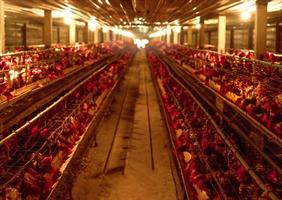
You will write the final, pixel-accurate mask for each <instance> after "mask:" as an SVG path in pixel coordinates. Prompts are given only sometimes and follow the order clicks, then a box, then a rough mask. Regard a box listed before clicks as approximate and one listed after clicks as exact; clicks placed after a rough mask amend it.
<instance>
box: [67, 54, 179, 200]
mask: <svg viewBox="0 0 282 200" xmlns="http://www.w3.org/2000/svg"><path fill="white" fill-rule="evenodd" d="M146 90H147V94H148V96H146ZM123 102H124V107H123V110H122V111H121V105H122V104H123ZM147 103H148V105H149V119H150V121H151V138H152V140H150V134H149V120H148V110H147ZM119 114H120V115H119ZM119 116H121V117H120V120H119ZM117 124H118V125H117ZM115 129H116V130H117V131H116V137H115V140H114V142H113V146H112V150H111V151H109V150H110V146H111V143H112V139H113V136H114V132H115V131H114V130H115ZM96 134H97V136H96V140H97V146H92V147H90V148H89V150H88V153H87V155H85V158H84V159H83V160H84V162H83V168H82V169H78V172H77V174H76V180H75V181H74V183H73V187H72V191H71V196H72V198H73V199H75V200H88V199H89V200H90V199H91V200H96V199H99V200H119V199H120V200H121V199H122V200H174V199H178V197H177V196H178V195H177V188H176V186H175V182H178V179H177V177H176V175H175V167H174V164H173V161H172V159H171V153H170V151H171V150H170V145H169V141H168V137H167V130H166V128H165V123H164V122H163V120H162V116H161V114H160V110H159V106H158V102H157V97H156V93H155V90H154V87H153V84H152V81H151V76H150V72H149V68H148V64H147V61H146V57H145V51H144V50H139V51H138V53H137V54H136V56H135V58H134V60H133V63H132V64H131V66H130V68H129V69H128V71H127V73H126V74H125V77H124V80H123V82H122V84H121V87H120V91H119V92H118V93H117V94H116V95H115V102H114V103H113V105H111V107H110V108H109V114H108V116H107V117H106V118H104V119H103V120H102V122H101V123H100V125H99V128H98V130H96ZM150 141H152V142H151V143H150ZM109 152H110V153H109ZM151 152H152V153H151ZM108 155H110V157H109V162H108V163H107V166H106V172H107V173H105V170H104V169H105V162H106V159H107V156H108ZM152 155H153V156H152ZM152 167H154V169H153V168H152ZM116 169H118V170H116Z"/></svg>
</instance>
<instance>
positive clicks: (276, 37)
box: [275, 23, 281, 53]
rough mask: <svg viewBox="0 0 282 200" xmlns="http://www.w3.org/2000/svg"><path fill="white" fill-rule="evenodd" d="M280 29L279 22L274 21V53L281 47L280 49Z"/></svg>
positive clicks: (278, 51)
mask: <svg viewBox="0 0 282 200" xmlns="http://www.w3.org/2000/svg"><path fill="white" fill-rule="evenodd" d="M280 31H281V28H280V26H279V23H276V29H275V32H276V36H275V52H276V53H280V51H281V49H280V45H281V44H280V40H281V38H280Z"/></svg>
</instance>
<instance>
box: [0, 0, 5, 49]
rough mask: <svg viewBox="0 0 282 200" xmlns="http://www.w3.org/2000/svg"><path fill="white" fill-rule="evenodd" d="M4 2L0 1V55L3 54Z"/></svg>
mask: <svg viewBox="0 0 282 200" xmlns="http://www.w3.org/2000/svg"><path fill="white" fill-rule="evenodd" d="M4 15H5V13H4V1H3V0H0V54H1V53H4V52H5V17H4Z"/></svg>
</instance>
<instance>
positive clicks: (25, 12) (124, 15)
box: [4, 0, 282, 30]
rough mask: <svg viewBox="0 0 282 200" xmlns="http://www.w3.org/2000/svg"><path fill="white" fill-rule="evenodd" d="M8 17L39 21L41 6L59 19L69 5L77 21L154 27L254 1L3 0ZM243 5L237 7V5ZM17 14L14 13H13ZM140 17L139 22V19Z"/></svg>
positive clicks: (230, 10) (236, 9)
mask: <svg viewBox="0 0 282 200" xmlns="http://www.w3.org/2000/svg"><path fill="white" fill-rule="evenodd" d="M4 1H5V9H6V13H7V14H9V17H14V19H15V20H16V19H17V18H18V19H19V16H18V15H21V16H24V17H27V18H28V17H30V18H36V17H37V18H38V16H41V18H38V19H39V20H42V17H43V16H44V11H43V9H49V10H53V14H54V16H53V17H54V18H55V19H56V17H57V18H62V17H63V16H62V14H61V15H60V13H63V11H64V10H65V9H66V8H68V9H70V10H71V12H72V13H73V15H74V18H75V19H76V20H78V21H88V20H89V18H90V16H95V17H96V18H97V20H98V21H99V22H101V23H102V24H104V25H109V26H127V27H129V26H131V27H132V26H134V24H137V25H138V24H139V25H140V23H141V24H143V25H148V26H149V27H150V29H149V30H154V29H153V27H157V26H166V25H167V24H170V23H176V22H177V24H180V25H188V24H190V23H191V20H193V19H195V18H198V19H199V17H200V18H201V19H211V18H214V17H217V16H218V14H227V15H228V14H230V15H232V14H234V13H238V12H239V11H240V10H244V8H247V7H246V6H244V4H247V6H249V7H250V8H251V7H252V9H253V8H254V5H255V0H4ZM269 4H274V5H276V6H277V5H278V7H279V5H280V10H278V11H277V10H276V11H275V13H276V15H275V16H278V17H281V16H282V14H281V8H282V0H273V1H271V2H270V3H269ZM242 5H243V8H240V6H241V7H242ZM15 13H16V15H15ZM140 20H141V21H140Z"/></svg>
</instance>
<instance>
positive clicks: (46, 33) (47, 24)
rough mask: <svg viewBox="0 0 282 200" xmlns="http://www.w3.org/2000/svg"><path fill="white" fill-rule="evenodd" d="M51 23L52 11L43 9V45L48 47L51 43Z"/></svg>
mask: <svg viewBox="0 0 282 200" xmlns="http://www.w3.org/2000/svg"><path fill="white" fill-rule="evenodd" d="M52 24H53V22H52V11H51V10H44V25H43V43H44V45H45V47H50V46H51V45H52V39H53V37H52V34H53V30H52V28H53V27H52Z"/></svg>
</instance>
